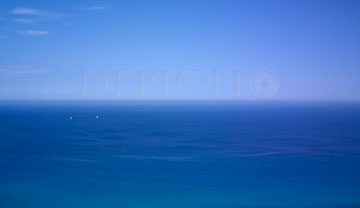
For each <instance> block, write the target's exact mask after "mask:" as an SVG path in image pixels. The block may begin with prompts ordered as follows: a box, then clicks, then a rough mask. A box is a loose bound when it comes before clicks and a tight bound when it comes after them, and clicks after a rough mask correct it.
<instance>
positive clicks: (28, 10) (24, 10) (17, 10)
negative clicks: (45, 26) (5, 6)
mask: <svg viewBox="0 0 360 208" xmlns="http://www.w3.org/2000/svg"><path fill="white" fill-rule="evenodd" d="M10 13H11V14H27V15H39V14H40V11H39V10H36V9H31V8H24V7H18V8H15V9H13V10H11V12H10Z"/></svg>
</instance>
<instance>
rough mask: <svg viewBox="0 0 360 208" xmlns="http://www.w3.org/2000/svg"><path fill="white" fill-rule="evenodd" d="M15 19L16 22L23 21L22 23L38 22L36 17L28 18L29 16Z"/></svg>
mask: <svg viewBox="0 0 360 208" xmlns="http://www.w3.org/2000/svg"><path fill="white" fill-rule="evenodd" d="M13 21H14V22H16V23H22V24H31V23H35V22H36V21H35V20H34V19H28V18H16V19H13Z"/></svg>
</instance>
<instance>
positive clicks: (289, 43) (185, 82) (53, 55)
mask: <svg viewBox="0 0 360 208" xmlns="http://www.w3.org/2000/svg"><path fill="white" fill-rule="evenodd" d="M359 11H360V2H359V1H346V0H345V1H332V0H326V1H307V0H303V1H296V0H293V1H275V0H273V1H265V0H264V1H256V0H253V1H242V0H237V1H230V0H224V1H220V0H218V1H214V0H213V1H212V0H207V1H201V0H194V1H190V0H183V1H176V0H171V1H108V0H102V1H68V0H65V1H53V0H49V1H25V0H12V1H7V0H2V1H1V3H0V99H1V100H11V99H33V100H36V99H114V100H115V99H116V100H121V99H230V100H248V99H278V100H293V99H296V100H309V99H310V100H312V99H316V100H360V93H359V91H360V23H359V19H360V12H359Z"/></svg>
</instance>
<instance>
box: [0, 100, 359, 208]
mask: <svg viewBox="0 0 360 208" xmlns="http://www.w3.org/2000/svg"><path fill="white" fill-rule="evenodd" d="M97 116H98V118H97ZM70 117H72V119H70ZM0 207H1V208H28V207H29V208H49V207H51V208H60V207H61V208H63V207H64V208H65V207H66V208H72V207H74V208H75V207H76V208H78V207H86V208H110V207H111V208H115V207H116V208H140V207H148V208H169V207H172V208H203V207H204V208H290V207H294V208H305V207H318V208H335V207H351V208H355V207H360V104H359V103H351V102H330V101H322V102H310V101H309V102H285V101H284V102H280V101H279V102H270V101H263V102H260V101H258V102H250V101H244V102H240V101H237V102H236V101H217V102H215V101H212V102H211V101H123V102H120V101H118V102H115V101H102V102H101V101H2V102H1V103H0Z"/></svg>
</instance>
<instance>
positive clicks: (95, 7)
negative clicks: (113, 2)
mask: <svg viewBox="0 0 360 208" xmlns="http://www.w3.org/2000/svg"><path fill="white" fill-rule="evenodd" d="M87 9H88V10H103V9H106V7H104V6H91V7H88V8H87Z"/></svg>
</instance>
